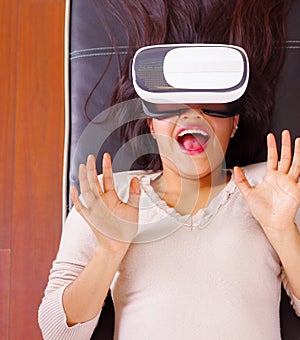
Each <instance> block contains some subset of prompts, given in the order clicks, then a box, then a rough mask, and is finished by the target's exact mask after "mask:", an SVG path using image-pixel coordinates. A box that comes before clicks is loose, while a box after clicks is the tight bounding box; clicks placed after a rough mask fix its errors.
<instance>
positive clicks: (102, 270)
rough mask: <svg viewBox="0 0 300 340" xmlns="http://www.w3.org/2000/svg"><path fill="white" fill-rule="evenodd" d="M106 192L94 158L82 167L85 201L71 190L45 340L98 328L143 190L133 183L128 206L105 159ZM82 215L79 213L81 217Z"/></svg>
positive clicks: (47, 303)
mask: <svg viewBox="0 0 300 340" xmlns="http://www.w3.org/2000/svg"><path fill="white" fill-rule="evenodd" d="M102 178H103V188H102V187H101V185H100V183H99V180H98V177H97V173H96V167H95V158H94V157H92V156H90V157H89V158H88V161H87V164H86V165H81V166H80V171H79V181H80V189H81V192H82V198H83V200H84V202H85V203H82V201H81V199H80V198H79V197H78V193H77V190H75V189H73V188H72V189H71V196H72V200H73V203H74V206H75V208H76V210H77V212H76V210H75V209H73V210H72V211H71V213H70V214H69V216H68V218H67V221H66V224H65V226H64V231H63V234H62V239H61V244H60V249H59V253H58V256H57V259H56V260H55V261H54V264H53V267H52V269H51V274H50V277H49V282H48V286H47V289H46V291H45V297H44V298H43V302H42V304H41V306H40V309H39V323H40V327H41V330H42V333H43V336H44V338H45V339H54V338H57V339H58V338H65V337H68V338H70V339H71V338H74V339H77V338H88V337H89V336H90V335H91V334H92V332H93V329H94V327H95V326H96V324H97V321H98V316H99V313H100V311H101V308H102V305H103V302H104V299H105V298H106V295H107V292H108V289H109V287H110V285H111V282H112V280H113V278H114V276H115V273H116V271H117V270H118V267H119V265H120V263H121V261H122V259H123V257H124V256H125V254H126V252H127V250H128V248H129V246H130V243H131V241H132V239H133V237H134V236H135V233H136V230H137V222H138V205H139V196H140V187H139V184H138V181H137V179H136V178H134V179H133V180H131V182H130V187H129V198H128V201H127V203H124V202H122V201H120V199H119V198H118V196H117V194H116V191H115V189H114V183H113V175H112V168H111V160H110V157H109V155H105V157H104V160H103V177H102ZM78 213H79V214H78Z"/></svg>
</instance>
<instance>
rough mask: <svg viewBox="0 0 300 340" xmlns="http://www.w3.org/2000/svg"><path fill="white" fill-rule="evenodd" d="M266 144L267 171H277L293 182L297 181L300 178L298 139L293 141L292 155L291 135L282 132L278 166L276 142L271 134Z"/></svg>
mask: <svg viewBox="0 0 300 340" xmlns="http://www.w3.org/2000/svg"><path fill="white" fill-rule="evenodd" d="M267 144H268V161H267V169H268V170H277V168H278V171H280V172H283V173H285V174H288V175H289V176H290V177H292V178H293V179H294V180H295V181H298V178H299V176H300V138H297V139H296V141H295V149H294V154H293V155H292V142H291V135H290V132H289V131H288V130H284V131H282V134H281V156H280V162H279V165H278V153H277V146H276V140H275V137H274V135H273V134H269V135H268V137H267Z"/></svg>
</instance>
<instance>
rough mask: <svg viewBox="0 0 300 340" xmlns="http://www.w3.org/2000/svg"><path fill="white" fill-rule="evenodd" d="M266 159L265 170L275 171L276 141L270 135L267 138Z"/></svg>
mask: <svg viewBox="0 0 300 340" xmlns="http://www.w3.org/2000/svg"><path fill="white" fill-rule="evenodd" d="M267 146H268V157H267V169H268V170H276V169H277V167H278V152H277V146H276V140H275V137H274V135H273V134H272V133H270V134H268V136H267Z"/></svg>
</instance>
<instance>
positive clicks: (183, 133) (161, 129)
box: [148, 104, 239, 178]
mask: <svg viewBox="0 0 300 340" xmlns="http://www.w3.org/2000/svg"><path fill="white" fill-rule="evenodd" d="M202 109H203V110H204V109H207V110H217V111H222V110H224V111H225V110H226V105H225V104H207V105H201V108H200V105H199V104H193V105H188V107H186V110H184V111H181V114H180V115H176V116H171V117H168V118H164V119H149V120H148V124H149V127H150V131H151V133H152V135H153V137H154V138H155V139H156V141H157V144H158V148H159V153H160V156H161V160H162V165H163V170H164V171H165V170H169V171H172V172H175V173H177V174H179V175H180V176H183V177H188V178H190V177H192V178H194V177H197V178H203V177H205V176H208V175H210V174H211V173H213V172H214V171H217V170H220V169H221V167H222V164H223V162H224V157H225V153H226V150H227V146H228V143H229V140H230V138H231V137H232V136H233V135H234V133H235V131H236V127H237V124H238V120H239V115H236V116H234V117H230V118H219V117H213V116H208V115H206V114H204V113H203V111H202Z"/></svg>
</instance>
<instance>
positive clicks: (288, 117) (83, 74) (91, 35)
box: [65, 0, 300, 340]
mask: <svg viewBox="0 0 300 340" xmlns="http://www.w3.org/2000/svg"><path fill="white" fill-rule="evenodd" d="M100 10H101V11H102V12H104V11H105V8H101V9H100V8H96V7H95V5H94V1H93V0H85V1H82V0H67V4H66V154H65V155H66V157H65V159H66V166H65V176H66V177H65V193H66V196H65V197H66V206H67V205H68V200H69V198H68V189H69V185H70V184H73V185H74V184H75V185H77V171H78V165H79V163H80V162H84V161H85V160H86V157H87V155H88V154H89V153H95V152H94V151H95V150H94V148H95V145H93V143H89V142H88V141H89V140H90V138H91V136H90V134H89V133H87V136H85V137H82V136H83V135H84V132H85V131H86V127H87V125H89V124H90V120H91V119H93V118H95V117H97V116H98V115H99V113H100V112H102V111H103V110H105V109H106V108H108V107H109V104H110V94H111V92H112V89H113V87H114V84H115V81H116V79H117V77H118V74H117V64H118V58H117V56H116V53H115V51H114V50H113V48H112V46H111V43H110V40H109V37H108V36H107V34H106V32H105V30H104V27H103V24H102V22H101V20H100V15H99V12H98V11H100ZM104 15H106V14H104ZM107 15H108V14H107ZM299 16H300V0H295V1H294V4H293V7H292V9H291V11H290V13H289V17H288V40H287V42H286V49H287V58H286V62H285V65H284V68H283V70H282V73H281V77H280V84H279V89H278V92H277V96H276V105H275V110H274V115H273V120H272V128H271V130H272V131H273V132H274V133H275V135H276V136H277V138H278V139H279V135H280V133H281V131H282V130H283V129H289V130H290V131H291V133H292V136H293V138H295V137H296V136H299V135H300V97H299V94H298V92H299V88H300V21H299ZM109 20H112V21H113V20H114V19H113V18H110V19H109ZM116 27H117V23H116ZM124 41H126V39H125V37H124V36H122V31H120V32H118V41H117V42H116V44H117V45H118V46H119V47H118V51H119V52H120V53H121V55H122V53H123V52H125V51H126V47H124V46H123V45H124V43H123V42H124ZM109 59H111V63H110V64H109V66H108V70H107V72H106V73H105V75H104V78H103V79H102V81H101V83H100V85H99V86H95V85H96V84H97V82H98V81H99V76H100V75H101V74H102V71H103V70H104V69H105V68H106V67H107V63H108V60H109ZM94 128H95V129H96V131H97V128H98V127H97V124H96V126H95V127H94ZM99 131H100V130H99ZM96 134H97V132H96ZM82 138H87V143H84V142H82ZM97 138H100V144H102V142H103V140H101V136H99V135H98V137H97ZM79 140H81V142H80V143H78V141H79ZM104 146H105V147H104V149H106V150H109V151H110V152H111V153H112V155H114V154H115V152H116V151H117V150H118V148H119V146H120V141H119V140H118V138H117V137H116V136H114V137H113V138H109V139H108V140H107V141H106V142H105V143H104ZM96 147H98V146H96ZM101 155H102V153H101V150H100V152H99V154H98V158H99V160H100V159H101ZM97 167H98V170H99V172H100V171H101V165H100V162H99V164H98V161H97ZM115 170H122V169H115ZM66 210H67V209H66ZM280 317H281V326H282V338H283V340H297V339H300V319H299V318H298V317H297V316H296V315H295V313H294V311H293V310H292V307H291V306H290V304H289V298H288V297H287V296H286V294H285V292H284V290H282V302H281V306H280ZM99 324H101V327H100V326H99V325H98V327H97V328H96V329H95V332H94V335H93V337H92V338H93V339H104V340H109V339H111V338H112V333H113V324H114V314H113V304H112V300H111V297H110V295H109V296H108V298H107V300H106V303H105V306H104V310H103V312H102V314H101V318H100V320H99ZM269 340H272V339H269Z"/></svg>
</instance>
